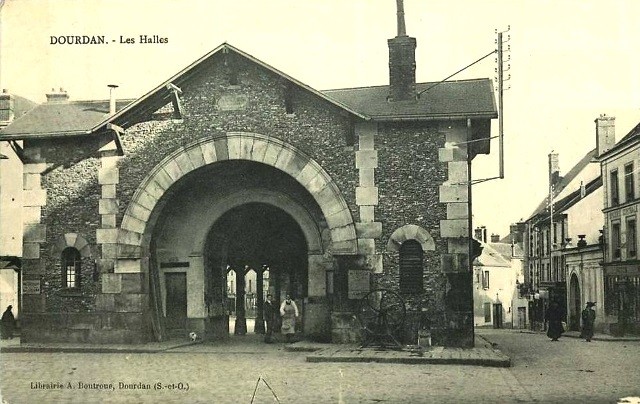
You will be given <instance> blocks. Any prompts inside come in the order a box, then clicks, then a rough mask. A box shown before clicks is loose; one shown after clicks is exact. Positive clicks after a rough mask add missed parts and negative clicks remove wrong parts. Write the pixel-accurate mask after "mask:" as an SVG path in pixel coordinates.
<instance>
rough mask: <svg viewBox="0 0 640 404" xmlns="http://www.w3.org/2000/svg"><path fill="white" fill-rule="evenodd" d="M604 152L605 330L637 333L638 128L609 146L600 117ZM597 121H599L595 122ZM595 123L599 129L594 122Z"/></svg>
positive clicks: (610, 136) (608, 129) (610, 133)
mask: <svg viewBox="0 0 640 404" xmlns="http://www.w3.org/2000/svg"><path fill="white" fill-rule="evenodd" d="M600 119H601V120H605V122H607V123H608V124H607V125H606V126H605V125H601V126H602V128H601V133H602V135H601V136H602V137H603V141H604V142H605V143H606V144H607V150H604V151H603V153H602V154H601V155H600V163H601V167H602V179H603V183H604V209H603V212H604V215H605V218H606V220H605V225H606V227H605V235H604V239H605V248H604V279H605V285H604V310H605V313H604V314H605V317H604V318H605V326H606V327H608V328H609V330H610V332H611V333H612V334H616V335H624V334H638V333H640V261H639V260H638V219H639V217H638V210H639V209H638V204H639V201H640V199H639V197H640V192H639V190H638V168H639V167H640V124H639V125H637V126H636V127H634V128H633V129H632V130H631V131H630V132H629V133H628V134H627V135H625V136H624V137H623V138H622V139H620V142H618V143H617V144H615V145H614V125H613V118H610V117H601V118H600ZM596 122H598V121H596ZM598 125H600V124H599V123H598Z"/></svg>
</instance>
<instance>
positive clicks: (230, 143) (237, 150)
mask: <svg viewBox="0 0 640 404" xmlns="http://www.w3.org/2000/svg"><path fill="white" fill-rule="evenodd" d="M241 143H242V137H240V136H227V151H228V154H229V160H240V159H241V158H242V157H241V150H242V147H241Z"/></svg>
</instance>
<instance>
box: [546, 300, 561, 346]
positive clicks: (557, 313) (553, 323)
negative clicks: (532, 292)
mask: <svg viewBox="0 0 640 404" xmlns="http://www.w3.org/2000/svg"><path fill="white" fill-rule="evenodd" d="M546 318H547V321H548V322H549V328H548V330H547V337H549V338H551V341H557V340H558V338H560V336H561V335H562V333H563V332H564V327H563V326H562V321H563V320H564V315H563V313H562V310H561V309H560V306H559V305H558V302H555V301H552V302H551V305H550V306H549V308H548V309H547V316H546Z"/></svg>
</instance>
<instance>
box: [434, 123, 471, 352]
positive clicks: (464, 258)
mask: <svg viewBox="0 0 640 404" xmlns="http://www.w3.org/2000/svg"><path fill="white" fill-rule="evenodd" d="M470 125H471V120H468V121H466V122H463V121H460V122H456V123H447V124H446V130H445V147H443V148H440V149H439V150H438V154H439V155H438V158H439V161H440V162H442V163H445V164H447V172H448V174H449V175H448V178H447V180H446V181H445V182H444V183H443V184H442V185H440V189H439V200H440V203H444V204H446V205H447V218H446V219H444V220H440V236H441V237H443V238H446V239H447V253H446V254H442V256H441V266H442V270H443V272H444V273H446V274H447V281H448V286H447V292H446V296H445V306H446V310H447V316H448V318H449V319H450V321H449V326H448V328H447V329H446V330H442V332H444V333H446V334H447V335H446V341H447V344H448V345H455V346H465V347H472V346H473V344H474V342H473V294H472V285H473V279H472V274H471V267H470V262H469V252H470V240H471V239H470V233H469V231H470V223H469V222H470V213H471V212H470V209H471V195H470V193H471V185H470V180H471V173H470V171H471V169H470V168H471V165H470V163H469V162H468V146H467V145H468V144H467V141H468V140H470V138H471V136H470V133H471V126H470Z"/></svg>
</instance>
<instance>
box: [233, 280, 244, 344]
mask: <svg viewBox="0 0 640 404" xmlns="http://www.w3.org/2000/svg"><path fill="white" fill-rule="evenodd" d="M245 274H246V270H245V269H237V270H236V326H235V329H234V330H233V334H234V335H245V334H246V333H247V319H246V318H245V311H244V300H245V298H244V297H245V293H244V276H245Z"/></svg>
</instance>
